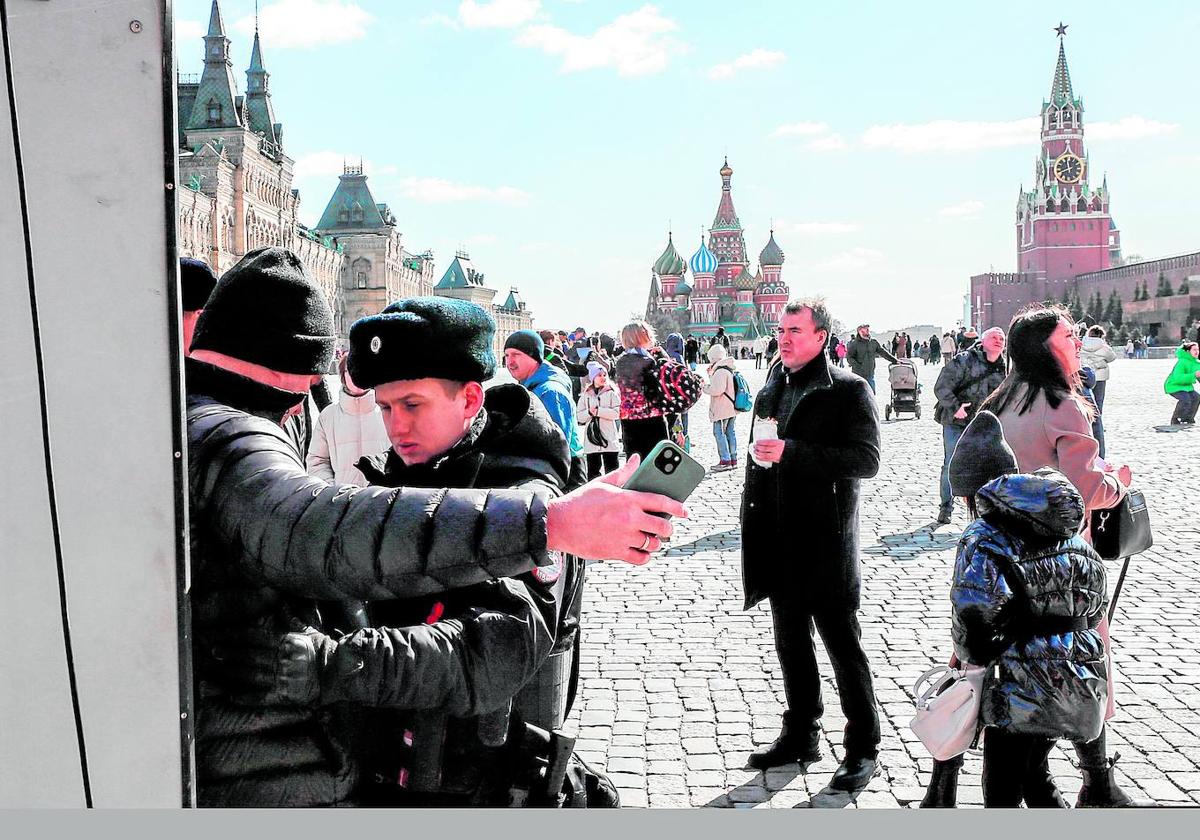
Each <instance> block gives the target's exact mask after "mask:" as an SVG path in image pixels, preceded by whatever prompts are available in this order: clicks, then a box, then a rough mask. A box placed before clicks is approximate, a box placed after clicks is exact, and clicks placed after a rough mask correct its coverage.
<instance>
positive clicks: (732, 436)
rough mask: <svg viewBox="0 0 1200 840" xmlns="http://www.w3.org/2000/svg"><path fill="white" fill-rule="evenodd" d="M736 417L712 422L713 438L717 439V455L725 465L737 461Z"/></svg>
mask: <svg viewBox="0 0 1200 840" xmlns="http://www.w3.org/2000/svg"><path fill="white" fill-rule="evenodd" d="M736 420H737V418H736V417H730V418H728V419H727V420H714V421H713V437H715V438H716V439H717V455H718V456H720V458H721V460H722V461H724V462H726V463H732V462H734V461H736V460H737V424H736V423H735V422H734V421H736Z"/></svg>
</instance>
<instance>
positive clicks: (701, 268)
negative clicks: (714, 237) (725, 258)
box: [692, 239, 717, 274]
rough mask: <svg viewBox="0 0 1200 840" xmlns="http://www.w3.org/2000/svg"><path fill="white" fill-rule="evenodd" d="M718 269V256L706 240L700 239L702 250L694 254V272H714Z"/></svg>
mask: <svg viewBox="0 0 1200 840" xmlns="http://www.w3.org/2000/svg"><path fill="white" fill-rule="evenodd" d="M716 270H717V257H716V255H715V254H713V252H712V251H710V250H708V246H707V245H705V244H704V240H703V239H701V240H700V250H698V251H697V252H696V253H694V254H692V274H714V273H715V272H716Z"/></svg>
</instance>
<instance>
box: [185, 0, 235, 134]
mask: <svg viewBox="0 0 1200 840" xmlns="http://www.w3.org/2000/svg"><path fill="white" fill-rule="evenodd" d="M236 100H237V84H236V83H235V82H234V80H233V62H232V61H231V60H230V58H229V39H228V38H227V37H226V36H225V21H224V19H223V18H222V17H221V4H220V2H219V0H213V4H212V11H211V12H210V14H209V18H208V34H207V35H205V36H204V71H203V72H202V73H201V74H200V85H199V87H198V88H197V90H196V98H195V101H194V104H193V105H192V113H191V116H190V117H189V119H188V121H187V128H188V129H201V128H240V127H241V125H242V119H241V114H240V113H239V112H238V108H237V102H236Z"/></svg>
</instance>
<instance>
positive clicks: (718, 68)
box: [708, 47, 787, 79]
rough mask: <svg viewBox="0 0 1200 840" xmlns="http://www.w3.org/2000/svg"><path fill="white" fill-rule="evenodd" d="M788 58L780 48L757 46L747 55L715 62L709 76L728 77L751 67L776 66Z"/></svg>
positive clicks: (716, 77)
mask: <svg viewBox="0 0 1200 840" xmlns="http://www.w3.org/2000/svg"><path fill="white" fill-rule="evenodd" d="M786 59H787V56H786V55H784V54H783V53H781V52H779V51H778V50H764V49H763V48H762V47H756V48H755V49H753V50H751V51H750V52H748V53H746V54H745V55H739V56H738V57H737V58H735V59H734V60H733V61H730V62H726V63H725V64H714V65H713V66H712V67H711V68H710V69H709V71H708V78H710V79H728V78H730V77H731V76H733V75H734V74H736V73H737V72H738V71H739V70H745V69H746V68H749V67H774V66H775V65H776V64H782V63H783V62H784V61H785V60H786Z"/></svg>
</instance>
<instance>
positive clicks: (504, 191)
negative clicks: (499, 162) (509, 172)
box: [400, 178, 531, 207]
mask: <svg viewBox="0 0 1200 840" xmlns="http://www.w3.org/2000/svg"><path fill="white" fill-rule="evenodd" d="M400 188H401V190H402V191H403V193H404V195H405V196H406V197H407V198H411V199H413V200H414V201H421V202H424V203H426V204H447V203H451V202H457V201H486V202H492V203H495V204H505V205H508V206H510V207H523V206H524V205H526V204H528V203H529V200H530V198H531V196H530V195H529V193H527V192H525V191H524V190H519V189H517V188H516V187H483V186H479V185H476V184H456V183H454V182H453V181H447V180H445V179H444V178H401V179H400Z"/></svg>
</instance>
